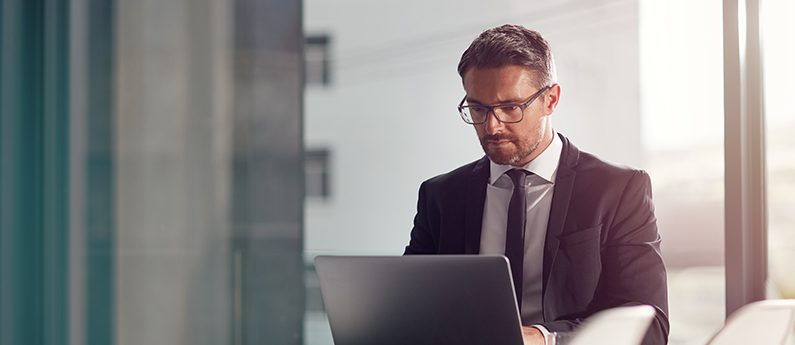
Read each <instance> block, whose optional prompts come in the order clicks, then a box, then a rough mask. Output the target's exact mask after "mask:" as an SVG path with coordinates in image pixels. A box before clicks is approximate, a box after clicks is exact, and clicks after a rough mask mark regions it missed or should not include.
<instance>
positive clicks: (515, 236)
mask: <svg viewBox="0 0 795 345" xmlns="http://www.w3.org/2000/svg"><path fill="white" fill-rule="evenodd" d="M506 174H508V177H510V178H511V181H513V194H512V195H511V202H510V203H509V204H508V226H507V227H506V231H505V256H506V257H508V261H509V262H510V264H511V275H512V276H513V286H514V289H515V290H516V302H517V303H518V306H519V312H521V310H522V272H523V271H524V265H523V263H524V226H525V218H526V217H527V201H526V196H525V187H524V183H525V177H526V176H527V174H530V172H528V171H526V170H519V169H511V170H508V172H506Z"/></svg>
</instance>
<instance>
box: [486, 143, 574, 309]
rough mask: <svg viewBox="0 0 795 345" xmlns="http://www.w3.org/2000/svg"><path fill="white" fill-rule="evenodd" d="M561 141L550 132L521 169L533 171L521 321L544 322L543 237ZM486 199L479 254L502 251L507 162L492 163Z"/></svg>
mask: <svg viewBox="0 0 795 345" xmlns="http://www.w3.org/2000/svg"><path fill="white" fill-rule="evenodd" d="M562 148H563V143H562V142H561V140H560V138H559V137H558V136H557V134H554V133H553V139H552V143H550V145H549V146H547V148H546V149H545V150H544V151H543V152H542V153H541V154H540V155H539V156H538V157H536V158H535V159H533V160H532V161H531V162H530V163H527V165H525V166H524V167H522V169H524V170H527V171H529V172H532V173H533V175H528V176H527V178H526V179H525V190H526V192H527V194H526V198H527V199H526V200H527V218H526V223H525V228H524V232H525V236H524V238H525V243H524V252H525V254H524V263H523V267H524V272H523V285H522V290H523V291H522V324H523V325H531V324H535V323H539V322H543V321H544V318H543V313H542V303H541V298H542V296H541V292H542V287H543V277H542V274H543V270H544V269H543V266H544V240H545V239H546V233H547V223H548V222H549V212H550V207H551V205H552V193H553V190H554V188H553V186H554V184H555V176H556V174H557V170H558V161H559V160H560V152H561V149H562ZM490 168H491V174H490V178H489V184H488V185H487V186H486V202H485V204H484V206H483V225H482V231H481V235H480V254H484V255H504V254H505V228H506V226H507V223H508V204H509V202H510V200H511V194H512V192H513V182H511V178H510V177H508V176H507V175H505V172H507V171H508V170H510V169H514V168H515V167H512V166H510V165H499V164H495V163H494V162H491V164H490Z"/></svg>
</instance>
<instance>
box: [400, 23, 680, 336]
mask: <svg viewBox="0 0 795 345" xmlns="http://www.w3.org/2000/svg"><path fill="white" fill-rule="evenodd" d="M458 72H459V74H460V76H461V78H462V82H463V86H464V90H465V91H466V96H465V97H464V99H463V100H462V101H461V103H460V105H459V112H460V115H461V117H462V118H463V119H464V121H466V122H467V123H469V124H472V125H473V127H474V128H475V133H476V134H477V137H478V139H479V140H480V144H481V146H482V147H483V151H484V152H485V156H484V157H483V158H481V159H479V160H477V161H475V162H472V163H469V164H467V165H464V166H462V167H460V168H457V169H455V170H453V171H451V172H448V173H446V174H442V175H439V176H436V177H434V178H431V179H429V180H427V181H425V182H423V183H422V185H421V186H420V191H419V200H418V203H417V214H416V216H415V218H414V228H413V229H412V231H411V239H410V242H409V244H408V246H406V250H405V254H499V255H505V256H506V257H508V260H509V262H510V266H511V272H512V275H513V280H514V285H515V288H516V289H517V291H516V296H517V300H518V303H519V308H520V312H521V317H522V324H523V327H522V331H523V336H524V341H525V344H546V345H552V344H554V343H555V342H557V343H558V345H560V343H562V342H564V341H565V339H566V337H567V334H570V332H571V331H573V330H575V329H576V328H577V326H578V325H579V324H581V323H582V322H583V321H585V320H586V319H587V318H588V317H589V316H591V315H593V314H594V313H596V312H598V311H600V310H604V309H608V308H612V307H618V306H626V305H637V304H647V305H651V306H653V307H654V308H655V309H656V314H655V318H654V321H653V322H652V324H651V326H650V328H649V331H648V332H647V334H646V336H645V337H644V341H643V344H655V345H657V344H659V345H662V344H666V343H667V339H668V330H669V323H668V301H667V292H666V273H665V267H664V265H663V261H662V258H661V256H660V248H659V245H660V236H659V234H658V232H657V225H656V218H655V216H654V206H653V203H652V196H651V182H650V180H649V176H648V175H647V174H646V173H645V172H644V171H641V170H635V169H631V168H628V167H623V166H618V165H613V164H610V163H607V162H604V161H602V160H600V159H599V158H597V157H595V156H594V155H591V154H589V153H586V152H584V151H580V150H579V149H578V148H577V147H576V146H574V144H572V143H571V142H570V141H569V140H568V139H567V138H566V137H565V136H563V135H562V134H560V133H556V132H555V130H554V129H553V127H552V114H553V113H554V111H555V108H556V107H557V105H558V102H559V100H560V85H558V84H557V83H556V76H555V67H554V62H553V59H552V52H551V50H550V48H549V44H548V43H547V42H546V40H544V38H543V37H542V36H541V35H540V34H539V33H537V32H535V31H532V30H528V29H526V28H524V27H521V26H517V25H503V26H500V27H496V28H492V29H489V30H486V31H484V32H483V33H482V34H481V35H480V36H478V37H477V38H476V39H475V40H474V41H473V42H472V44H471V45H470V46H469V48H468V49H467V50H466V51H464V54H463V55H462V57H461V61H460V62H459V65H458Z"/></svg>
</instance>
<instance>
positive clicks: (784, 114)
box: [761, 0, 795, 344]
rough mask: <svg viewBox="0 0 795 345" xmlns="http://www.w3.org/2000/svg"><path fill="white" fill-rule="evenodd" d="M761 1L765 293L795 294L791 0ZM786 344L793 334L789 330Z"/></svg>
mask: <svg viewBox="0 0 795 345" xmlns="http://www.w3.org/2000/svg"><path fill="white" fill-rule="evenodd" d="M761 4H762V14H761V15H762V20H761V23H762V35H763V36H762V38H763V40H762V41H763V42H764V46H763V59H764V60H763V63H764V65H763V67H764V93H765V97H764V101H765V121H766V136H767V138H766V139H767V141H766V146H767V211H768V214H767V216H768V235H767V236H768V298H770V299H780V298H795V275H793V274H792V272H793V270H795V231H793V230H794V229H795V215H793V213H792V210H793V209H795V140H794V139H795V138H793V136H792V132H793V131H794V130H795V103H793V102H792V95H791V87H789V85H791V83H792V80H793V79H795V66H793V65H792V61H795V43H793V41H792V33H793V32H795V22H793V21H792V17H793V16H794V15H795V3H793V2H792V1H786V0H766V1H763V2H761ZM789 341H790V344H792V343H795V337H793V336H792V335H790V337H789Z"/></svg>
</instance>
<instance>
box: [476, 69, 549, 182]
mask: <svg viewBox="0 0 795 345" xmlns="http://www.w3.org/2000/svg"><path fill="white" fill-rule="evenodd" d="M536 77H537V75H536V73H535V72H534V71H532V70H530V69H529V68H527V67H523V66H516V65H508V66H503V67H498V68H482V69H479V68H470V69H469V70H468V71H466V73H464V77H463V82H464V90H466V94H467V98H466V99H467V103H468V104H470V105H472V104H482V105H494V104H503V103H517V104H521V103H524V102H526V101H527V100H528V99H530V97H531V96H532V95H533V94H534V93H535V92H536V91H538V90H539V89H538V87H537V86H536V85H537V83H536V82H535V80H536V79H535V78H536ZM559 95H560V87H559V86H558V85H557V84H555V85H554V86H553V87H551V88H550V89H549V90H547V91H546V92H544V93H543V94H542V95H541V96H539V97H538V98H536V100H534V101H533V102H532V103H531V104H530V106H528V107H527V109H525V111H524V118H523V119H522V121H520V122H516V123H502V122H500V121H498V120H497V119H496V117H495V116H494V114H493V113H491V114H489V116H488V117H487V119H486V123H484V124H480V125H474V127H475V132H476V133H477V135H478V139H480V145H481V146H482V147H483V151H484V152H485V153H486V155H487V156H488V157H489V158H490V159H491V161H493V162H494V163H497V164H504V165H513V166H523V165H525V164H527V163H528V162H530V161H532V160H533V159H535V157H537V156H538V155H539V154H540V153H541V152H543V151H544V149H546V147H547V146H548V145H549V143H550V142H552V123H551V121H550V116H549V115H551V114H552V112H554V110H555V107H556V106H557V102H558V96H559Z"/></svg>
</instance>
